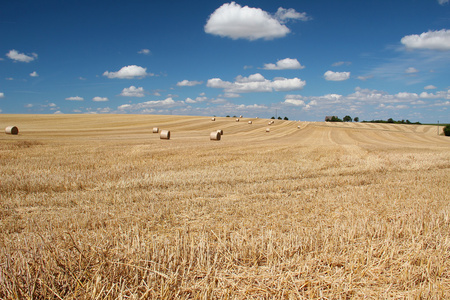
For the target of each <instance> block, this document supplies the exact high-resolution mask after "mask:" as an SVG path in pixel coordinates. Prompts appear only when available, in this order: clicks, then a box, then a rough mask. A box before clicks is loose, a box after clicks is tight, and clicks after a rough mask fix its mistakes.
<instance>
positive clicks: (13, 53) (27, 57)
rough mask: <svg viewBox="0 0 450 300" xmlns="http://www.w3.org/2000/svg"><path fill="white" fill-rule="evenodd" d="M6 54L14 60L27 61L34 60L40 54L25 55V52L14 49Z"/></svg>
mask: <svg viewBox="0 0 450 300" xmlns="http://www.w3.org/2000/svg"><path fill="white" fill-rule="evenodd" d="M6 56H8V57H9V58H10V59H12V60H15V61H20V62H26V63H28V62H30V61H33V60H35V59H36V58H37V57H38V55H37V54H36V53H32V54H31V56H30V55H25V54H24V53H19V52H17V51H16V50H14V49H13V50H10V51H9V52H8V53H6Z"/></svg>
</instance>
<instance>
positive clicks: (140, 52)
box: [138, 49, 151, 55]
mask: <svg viewBox="0 0 450 300" xmlns="http://www.w3.org/2000/svg"><path fill="white" fill-rule="evenodd" d="M138 53H139V54H144V55H150V54H151V51H150V50H149V49H141V50H139V51H138Z"/></svg>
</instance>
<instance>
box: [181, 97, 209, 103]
mask: <svg viewBox="0 0 450 300" xmlns="http://www.w3.org/2000/svg"><path fill="white" fill-rule="evenodd" d="M206 100H208V98H207V97H205V96H201V97H200V96H199V97H197V98H195V99H191V98H186V100H185V102H186V103H189V104H193V103H199V102H204V101H206Z"/></svg>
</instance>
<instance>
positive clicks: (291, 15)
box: [275, 7, 311, 21]
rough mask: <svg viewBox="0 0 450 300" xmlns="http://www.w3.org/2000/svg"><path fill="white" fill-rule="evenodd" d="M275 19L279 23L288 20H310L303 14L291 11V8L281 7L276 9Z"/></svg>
mask: <svg viewBox="0 0 450 300" xmlns="http://www.w3.org/2000/svg"><path fill="white" fill-rule="evenodd" d="M275 18H276V19H278V20H280V21H286V20H289V19H293V20H301V21H308V20H310V19H311V18H310V17H309V16H307V15H306V13H304V12H303V13H299V12H296V11H295V9H293V8H289V9H285V8H282V7H279V8H278V10H277V12H276V13H275Z"/></svg>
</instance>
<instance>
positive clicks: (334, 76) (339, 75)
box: [323, 71, 350, 81]
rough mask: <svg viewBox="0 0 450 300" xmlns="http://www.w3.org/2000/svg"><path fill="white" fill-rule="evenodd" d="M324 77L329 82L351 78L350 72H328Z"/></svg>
mask: <svg viewBox="0 0 450 300" xmlns="http://www.w3.org/2000/svg"><path fill="white" fill-rule="evenodd" d="M323 77H324V78H325V80H329V81H344V80H347V79H349V78H350V72H333V71H326V72H325V74H323Z"/></svg>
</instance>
